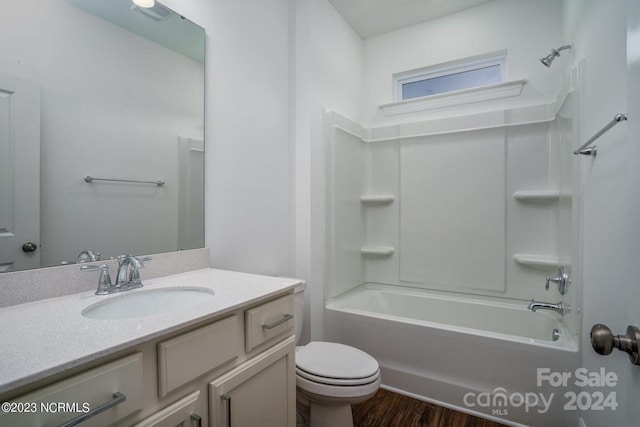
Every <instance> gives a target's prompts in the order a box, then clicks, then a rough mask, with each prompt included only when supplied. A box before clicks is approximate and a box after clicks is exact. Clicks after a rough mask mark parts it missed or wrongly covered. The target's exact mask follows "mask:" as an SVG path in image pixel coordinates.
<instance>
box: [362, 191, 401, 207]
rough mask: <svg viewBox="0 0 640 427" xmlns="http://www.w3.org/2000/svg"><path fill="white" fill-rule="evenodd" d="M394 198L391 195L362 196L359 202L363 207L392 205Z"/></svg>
mask: <svg viewBox="0 0 640 427" xmlns="http://www.w3.org/2000/svg"><path fill="white" fill-rule="evenodd" d="M394 200H395V197H394V196H393V195H392V194H363V195H362V196H360V202H361V203H362V204H363V205H388V204H390V203H393V201H394Z"/></svg>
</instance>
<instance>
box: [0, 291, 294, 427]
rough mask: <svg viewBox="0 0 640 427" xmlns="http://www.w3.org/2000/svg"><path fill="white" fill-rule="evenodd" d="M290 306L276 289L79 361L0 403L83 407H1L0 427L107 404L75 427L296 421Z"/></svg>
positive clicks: (49, 420)
mask: <svg viewBox="0 0 640 427" xmlns="http://www.w3.org/2000/svg"><path fill="white" fill-rule="evenodd" d="M292 310H293V294H292V293H291V291H286V292H283V293H280V294H279V295H272V296H271V297H266V298H264V299H262V300H258V301H254V302H252V303H251V304H246V305H244V306H237V307H235V308H234V309H232V310H226V311H224V312H222V313H221V314H220V315H218V316H216V315H213V316H211V317H210V320H202V321H200V322H199V323H196V324H192V325H190V326H187V327H185V328H183V329H175V328H173V329H172V330H171V332H169V333H167V334H166V335H160V336H157V337H155V338H154V339H152V340H149V341H147V342H143V343H140V344H137V345H134V346H132V347H131V348H125V349H122V350H120V351H119V352H117V353H115V354H113V355H110V356H106V357H104V358H102V359H96V360H94V361H93V362H90V363H89V364H88V365H87V369H86V370H82V369H81V368H77V367H76V368H74V372H79V373H77V374H75V375H72V376H70V377H68V378H64V375H57V376H56V378H63V379H62V380H59V381H56V382H54V383H53V384H50V385H46V386H45V387H43V388H39V389H37V390H30V389H29V388H27V391H28V392H27V393H26V394H22V395H20V396H19V397H17V398H16V397H13V396H12V395H11V394H8V393H5V394H3V395H0V401H2V400H5V399H6V398H7V397H9V399H8V401H9V403H11V404H15V405H18V404H21V403H29V404H35V403H37V404H38V405H39V403H38V402H62V403H70V404H73V403H76V404H77V405H79V407H80V409H81V411H80V413H65V412H63V411H59V410H58V411H56V412H55V413H43V412H42V411H41V410H40V409H41V408H40V406H38V407H37V411H33V412H34V413H29V414H25V413H24V411H22V413H19V414H18V413H15V414H12V413H0V426H5V425H6V426H12V427H13V426H18V427H19V426H25V427H32V426H39V427H48V426H59V425H62V424H63V423H65V422H68V421H69V420H72V419H75V418H76V417H78V416H82V415H84V414H85V412H89V411H95V410H96V409H100V406H99V405H102V404H107V405H111V406H109V407H107V408H106V409H105V410H104V411H101V412H100V413H99V414H97V415H95V416H92V417H90V418H87V419H84V420H82V422H80V423H79V424H77V425H78V426H80V427H83V426H127V427H129V426H137V427H152V426H153V427H159V426H162V427H177V426H180V427H203V426H207V425H210V426H225V427H227V426H233V427H245V426H246V427H253V426H258V425H259V426H265V427H269V426H273V427H288V426H290V427H294V426H295V361H294V353H295V340H294V336H293V331H294V329H293V318H292V313H293V311H292ZM101 360H104V362H101ZM41 383H42V382H41ZM45 384H46V383H45ZM14 395H15V394H14ZM123 397H124V398H123ZM229 399H230V400H229ZM116 401H117V402H116ZM83 404H86V405H87V406H88V408H87V409H88V410H85V409H84V408H83V407H82V405H83ZM229 411H230V412H229ZM229 415H230V416H231V418H229ZM74 425H75V424H74Z"/></svg>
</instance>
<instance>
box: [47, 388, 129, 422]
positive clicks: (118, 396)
mask: <svg viewBox="0 0 640 427" xmlns="http://www.w3.org/2000/svg"><path fill="white" fill-rule="evenodd" d="M125 400H127V396H125V395H124V394H122V393H120V392H118V391H116V392H115V393H113V399H111V400H110V401H108V402H105V403H103V404H102V405H100V406H98V407H97V408H93V409H92V410H91V411H89V412H87V413H86V414H82V415H80V416H78V417H75V418H74V419H72V420H70V421H67V422H66V423H64V424H60V427H71V426H75V425H78V424H80V423H81V422H83V421H86V420H88V419H89V418H91V417H95V416H96V415H98V414H100V413H102V412H104V411H106V410H107V409H111V408H113V407H114V406H117V405H119V404H121V403H122V402H124V401H125Z"/></svg>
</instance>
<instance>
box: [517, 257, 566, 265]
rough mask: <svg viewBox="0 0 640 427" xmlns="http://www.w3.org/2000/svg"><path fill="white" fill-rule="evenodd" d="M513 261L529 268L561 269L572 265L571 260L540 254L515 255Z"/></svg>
mask: <svg viewBox="0 0 640 427" xmlns="http://www.w3.org/2000/svg"><path fill="white" fill-rule="evenodd" d="M513 260H514V261H515V262H517V263H518V264H520V265H526V266H529V267H559V266H561V265H570V264H571V260H570V259H568V258H564V257H563V258H560V257H557V256H553V255H540V254H515V255H513Z"/></svg>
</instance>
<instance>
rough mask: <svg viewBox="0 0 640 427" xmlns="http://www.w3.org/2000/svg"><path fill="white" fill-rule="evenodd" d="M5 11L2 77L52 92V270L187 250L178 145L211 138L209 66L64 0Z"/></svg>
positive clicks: (46, 248) (45, 235)
mask: <svg viewBox="0 0 640 427" xmlns="http://www.w3.org/2000/svg"><path fill="white" fill-rule="evenodd" d="M2 7H3V13H2V14H0V39H2V40H4V42H3V43H2V44H0V70H3V72H6V73H8V74H11V75H14V76H18V77H20V78H23V79H28V80H31V81H34V82H36V83H37V84H39V85H40V89H41V132H40V134H41V170H42V175H41V185H42V187H41V220H42V223H41V238H40V242H41V244H42V253H41V261H42V263H43V264H44V265H54V264H58V263H60V262H62V261H65V260H66V261H74V260H75V259H76V257H77V255H78V253H79V252H80V251H81V250H84V249H91V250H93V251H97V252H101V253H102V254H103V255H104V256H116V255H118V254H120V253H123V252H125V251H126V252H132V253H153V252H164V251H171V250H175V249H177V197H178V182H177V178H178V176H177V161H176V156H177V141H178V136H185V137H192V138H196V139H201V138H202V132H203V129H202V120H201V117H202V101H201V100H202V96H201V94H202V90H203V86H202V81H203V79H202V65H201V64H199V63H197V62H195V61H193V60H191V59H188V58H186V57H184V56H182V55H180V54H177V53H176V52H173V51H171V50H169V49H167V48H164V47H162V46H160V45H157V44H155V43H153V42H151V41H149V40H146V39H143V38H141V37H139V36H137V35H135V34H133V33H130V32H128V31H126V30H123V29H121V28H120V27H117V26H115V25H113V24H110V23H108V22H106V21H103V20H101V19H99V18H97V17H95V16H93V15H90V14H88V13H86V12H83V11H81V10H80V9H77V8H75V7H73V6H71V5H69V4H67V3H66V2H63V1H59V0H24V1H23V0H21V1H12V2H8V3H7V4H3V6H2ZM35 29H37V31H36V30H35ZM88 35H91V36H88ZM141 52H144V55H141ZM149 69H153V72H152V73H148V74H146V75H141V73H140V71H141V70H149ZM176 82H179V83H176ZM35 167H37V166H35ZM86 175H93V176H96V177H107V178H129V179H163V180H165V181H166V185H165V186H164V187H162V188H158V187H157V186H131V185H110V184H91V185H90V184H87V183H85V182H84V181H83V178H84V177H85V176H86ZM111 227H117V228H118V232H117V233H115V232H114V230H113V228H111Z"/></svg>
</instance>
